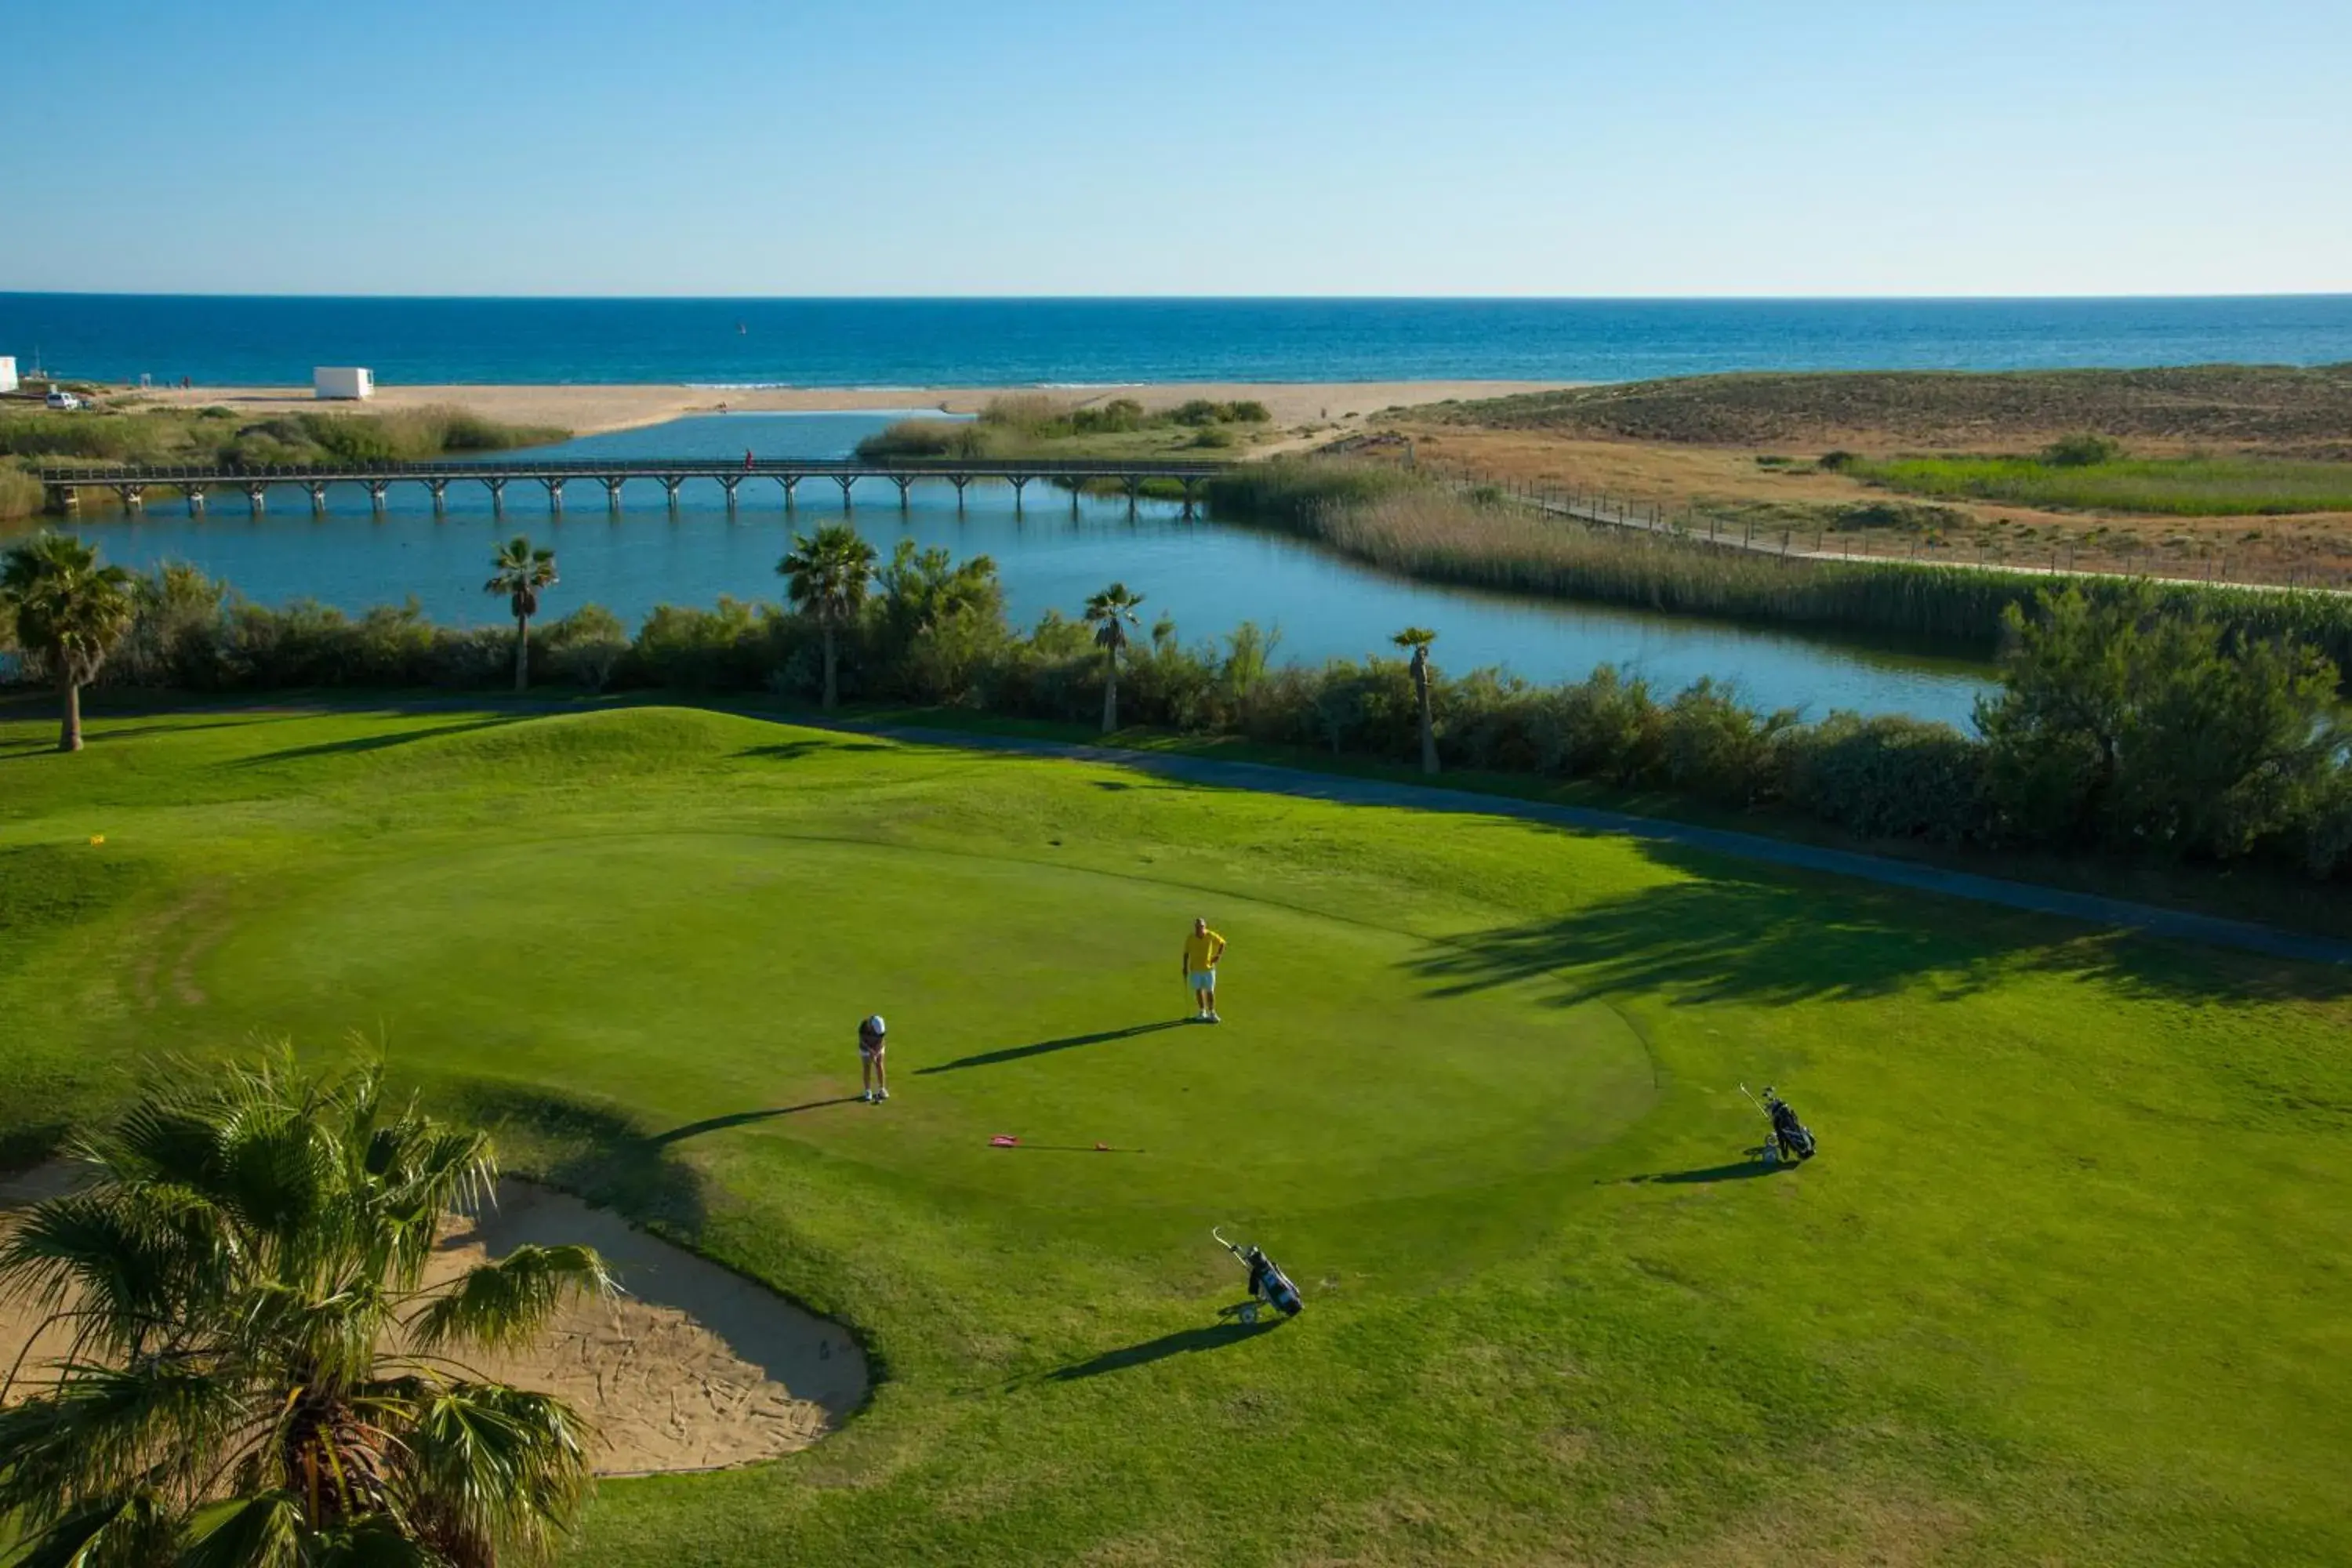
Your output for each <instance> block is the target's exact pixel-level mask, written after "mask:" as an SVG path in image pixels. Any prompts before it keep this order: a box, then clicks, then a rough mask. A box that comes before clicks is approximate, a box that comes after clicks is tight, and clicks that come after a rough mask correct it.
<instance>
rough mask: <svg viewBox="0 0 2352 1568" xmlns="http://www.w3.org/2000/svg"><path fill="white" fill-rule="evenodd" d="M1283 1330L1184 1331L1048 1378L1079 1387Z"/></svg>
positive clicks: (1216, 1326) (1228, 1327)
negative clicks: (1110, 1375)
mask: <svg viewBox="0 0 2352 1568" xmlns="http://www.w3.org/2000/svg"><path fill="white" fill-rule="evenodd" d="M1279 1327H1281V1325H1280V1324H1279V1323H1274V1322H1256V1323H1243V1322H1231V1321H1228V1322H1223V1323H1211V1324H1208V1325H1206V1326H1204V1327H1202V1328H1197V1329H1181V1330H1179V1331H1177V1332H1175V1333H1172V1334H1162V1335H1160V1337H1159V1338H1158V1339H1156V1340H1146V1341H1144V1342H1142V1343H1141V1344H1139V1345H1125V1346H1122V1347H1120V1348H1119V1349H1118V1350H1115V1351H1105V1352H1103V1353H1102V1354H1100V1355H1098V1356H1096V1357H1095V1358H1094V1359H1093V1360H1091V1361H1082V1362H1078V1363H1075V1364H1073V1365H1070V1366H1066V1367H1061V1368H1058V1369H1056V1370H1055V1371H1053V1372H1050V1373H1046V1374H1045V1381H1046V1382H1048V1383H1076V1382H1077V1381H1078V1380H1079V1379H1081V1378H1087V1377H1100V1376H1101V1375H1102V1374H1103V1373H1107V1372H1125V1371H1126V1370H1127V1369H1128V1368H1129V1367H1131V1366H1149V1365H1150V1364H1151V1363H1153V1362H1156V1361H1166V1360H1167V1359H1168V1358H1169V1357H1170V1356H1172V1355H1193V1354H1197V1353H1198V1352H1202V1351H1213V1350H1222V1349H1223V1348H1224V1347H1225V1346H1227V1345H1231V1344H1239V1343H1240V1342H1242V1341H1244V1340H1252V1339H1255V1338H1256V1337H1257V1336H1258V1335H1260V1334H1270V1333H1272V1332H1273V1331H1275V1330H1276V1329H1277V1328H1279Z"/></svg>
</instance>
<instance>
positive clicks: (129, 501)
mask: <svg viewBox="0 0 2352 1568" xmlns="http://www.w3.org/2000/svg"><path fill="white" fill-rule="evenodd" d="M114 491H115V493H116V494H117V495H119V496H121V498H122V509H123V510H125V511H145V510H147V487H146V486H145V485H117V486H115V487H114Z"/></svg>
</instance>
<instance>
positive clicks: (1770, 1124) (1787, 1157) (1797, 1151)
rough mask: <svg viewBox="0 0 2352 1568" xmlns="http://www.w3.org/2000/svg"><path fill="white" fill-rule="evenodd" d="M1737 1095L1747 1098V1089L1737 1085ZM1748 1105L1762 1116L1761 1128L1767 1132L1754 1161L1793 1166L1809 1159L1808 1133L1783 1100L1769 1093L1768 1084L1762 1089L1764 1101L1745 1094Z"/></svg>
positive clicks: (1811, 1154)
mask: <svg viewBox="0 0 2352 1568" xmlns="http://www.w3.org/2000/svg"><path fill="white" fill-rule="evenodd" d="M1739 1092H1740V1093H1742V1094H1748V1086H1747V1085H1746V1084H1744V1083H1743V1084H1741V1085H1740V1086H1739ZM1748 1104H1750V1105H1752V1106H1754V1107H1755V1108H1756V1109H1757V1110H1759V1111H1761V1112H1762V1113H1763V1116H1764V1123H1765V1126H1766V1127H1767V1128H1768V1129H1769V1131H1767V1132H1766V1133H1765V1135H1764V1146H1763V1147H1762V1148H1760V1149H1759V1150H1757V1151H1756V1154H1757V1157H1758V1158H1759V1159H1761V1160H1762V1161H1763V1162H1764V1163H1766V1164H1768V1165H1780V1164H1790V1165H1797V1164H1802V1163H1804V1162H1805V1161H1807V1160H1810V1159H1811V1158H1812V1157H1813V1152H1814V1143H1813V1134H1812V1131H1811V1129H1809V1128H1808V1127H1806V1125H1805V1124H1804V1123H1803V1122H1801V1121H1798V1120H1797V1113H1796V1112H1795V1111H1794V1110H1790V1108H1789V1102H1788V1101H1787V1100H1782V1099H1781V1098H1780V1096H1779V1095H1777V1094H1775V1093H1773V1092H1772V1086H1771V1085H1770V1084H1769V1083H1768V1084H1766V1085H1765V1086H1764V1098H1763V1099H1762V1100H1758V1099H1757V1098H1756V1097H1755V1096H1754V1095H1752V1094H1748Z"/></svg>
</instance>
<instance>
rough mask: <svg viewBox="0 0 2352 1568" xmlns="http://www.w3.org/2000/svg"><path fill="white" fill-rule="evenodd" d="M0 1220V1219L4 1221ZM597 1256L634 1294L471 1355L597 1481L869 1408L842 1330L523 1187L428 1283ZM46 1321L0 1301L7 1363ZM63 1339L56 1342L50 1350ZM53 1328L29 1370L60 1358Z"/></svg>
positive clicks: (764, 1440)
mask: <svg viewBox="0 0 2352 1568" xmlns="http://www.w3.org/2000/svg"><path fill="white" fill-rule="evenodd" d="M71 1176H72V1170H71V1167H69V1166H67V1165H64V1164H61V1163H53V1164H49V1165H44V1166H42V1167H40V1168H39V1169H37V1170H35V1171H31V1172H27V1173H24V1174H22V1175H17V1176H12V1177H8V1178H6V1179H5V1180H0V1211H5V1210H6V1209H13V1208H20V1207H22V1206H24V1205H26V1204H30V1203H37V1202H38V1201H39V1200H40V1199H42V1198H44V1197H47V1196H49V1195H51V1194H56V1193H59V1192H63V1191H65V1190H66V1188H67V1185H68V1183H69V1182H70V1180H71ZM0 1224H5V1218H0ZM562 1242H577V1243H583V1244H585V1245H586V1246H589V1247H594V1248H595V1249H596V1250H597V1251H598V1252H600V1253H602V1254H603V1255H604V1261H605V1263H606V1264H607V1266H609V1267H610V1268H612V1270H613V1272H614V1276H615V1277H616V1278H617V1279H619V1280H620V1282H621V1286H622V1289H625V1291H627V1292H628V1293H627V1294H626V1295H625V1296H623V1297H622V1298H621V1299H620V1300H617V1301H611V1302H602V1301H586V1302H575V1303H574V1304H572V1306H570V1307H568V1308H566V1309H565V1310H563V1311H562V1313H561V1314H559V1315H558V1317H557V1318H556V1320H555V1321H554V1323H553V1324H552V1325H551V1327H550V1330H549V1331H548V1332H547V1333H546V1334H545V1335H543V1336H541V1340H540V1341H539V1342H538V1343H536V1344H534V1345H532V1346H531V1347H530V1348H529V1349H528V1350H524V1351H519V1352H508V1353H503V1354H500V1355H498V1356H495V1357H489V1358H487V1359H485V1358H480V1357H469V1358H468V1364H470V1365H472V1366H474V1367H475V1368H476V1369H477V1370H478V1371H480V1372H481V1373H484V1374H485V1375H487V1376H490V1377H495V1378H498V1379H499V1380H501V1381H504V1382H509V1383H513V1384H516V1385H518V1386H520V1387H523V1388H534V1389H539V1390H541V1391H543V1392H545V1393H549V1394H561V1395H562V1396H563V1397H564V1398H566V1399H568V1400H570V1401H571V1402H572V1404H573V1405H574V1406H576V1407H577V1408H578V1409H579V1410H580V1412H581V1413H582V1414H583V1415H585V1416H587V1417H588V1419H589V1420H590V1421H591V1422H593V1424H594V1426H595V1427H596V1433H597V1445H596V1450H595V1454H594V1463H595V1468H596V1472H597V1473H598V1474H599V1475H635V1474H642V1473H645V1472H646V1471H652V1470H694V1469H709V1468H714V1467H717V1466H721V1465H740V1464H744V1463H747V1462H748V1461H750V1460H753V1459H766V1458H774V1457H775V1456H777V1455H779V1454H789V1453H791V1452H793V1450H794V1449H796V1448H804V1447H808V1445H809V1444H811V1443H813V1442H814V1441H815V1440H816V1439H817V1438H819V1437H822V1436H824V1435H825V1433H827V1432H829V1431H831V1430H832V1429H833V1428H834V1426H836V1425H838V1424H839V1422H840V1421H841V1419H842V1417H844V1416H845V1415H848V1414H849V1412H850V1411H852V1410H855V1409H856V1407H857V1406H858V1405H859V1404H860V1403H862V1402H863V1401H864V1399H865V1397H866V1357H865V1354H864V1352H861V1351H860V1350H859V1349H858V1348H857V1344H856V1341H854V1340H852V1339H851V1338H850V1337H849V1334H848V1332H847V1331H845V1330H844V1329H843V1328H842V1327H841V1325H840V1324H838V1323H834V1322H830V1321H826V1320H825V1319H823V1318H820V1317H817V1316H815V1315H814V1314H813V1313H809V1312H805V1311H803V1310H801V1309H800V1308H798V1307H795V1306H793V1304H792V1303H791V1302H789V1301H787V1300H783V1298H782V1297H780V1296H778V1295H776V1294H775V1293H774V1292H772V1291H770V1290H765V1289H761V1288H760V1287H759V1286H757V1285H754V1284H752V1283H751V1282H750V1281H749V1280H747V1279H742V1278H740V1276H738V1275H734V1274H730V1273H729V1272H728V1271H727V1270H726V1269H724V1268H719V1266H718V1265H716V1264H714V1263H710V1262H707V1261H706V1260H704V1259H702V1258H697V1257H696V1256H694V1255H693V1254H692V1253H690V1252H688V1251H685V1250H684V1249H682V1248H680V1247H672V1246H671V1245H670V1244H669V1243H667V1242H665V1241H661V1240H657V1239H656V1238H655V1237H650V1236H647V1235H646V1233H645V1232H643V1231H641V1230H637V1229H635V1228H634V1227H632V1226H629V1225H628V1224H627V1223H626V1222H625V1221H624V1220H622V1219H621V1218H620V1217H619V1216H618V1215H614V1214H611V1213H608V1212H606V1211H604V1210H602V1209H593V1208H591V1207H589V1206H588V1205H586V1204H583V1203H582V1202H580V1200H578V1199H577V1198H572V1197H568V1196H566V1195H564V1194H561V1193H556V1192H551V1191H550V1190H548V1189H547V1188H544V1187H537V1186H533V1185H531V1184H530V1183H528V1182H519V1181H512V1180H509V1181H504V1182H501V1183H499V1201H498V1206H497V1207H496V1208H495V1209H493V1210H491V1211H489V1212H488V1213H487V1214H485V1215H482V1216H481V1217H480V1221H479V1223H478V1224H473V1225H460V1226H457V1227H455V1228H453V1230H452V1231H451V1233H450V1234H449V1235H448V1236H446V1237H444V1238H443V1240H442V1243H441V1247H440V1250H439V1252H438V1253H437V1254H436V1256H435V1258H434V1260H433V1265H432V1268H431V1269H430V1270H429V1271H428V1273H427V1276H426V1279H427V1280H428V1282H438V1281H440V1280H443V1279H450V1278H452V1277H454V1276H455V1275H456V1274H457V1273H458V1272H459V1271H461V1270H463V1269H465V1268H471V1267H472V1266H473V1265H475V1264H477V1263H479V1262H481V1261H482V1260H483V1259H484V1258H499V1257H503V1256H504V1255H505V1254H506V1253H508V1252H509V1251H511V1250H512V1249H513V1248H515V1247H519V1246H522V1245H524V1244H526V1243H539V1244H542V1245H548V1244H554V1243H562ZM38 1321H40V1314H39V1313H37V1312H36V1311H35V1310H33V1309H32V1308H31V1307H30V1306H29V1305H28V1304H26V1302H24V1301H22V1300H0V1354H5V1356H7V1357H8V1358H9V1359H10V1360H12V1361H13V1360H14V1359H15V1357H16V1352H17V1350H18V1348H19V1347H20V1346H22V1345H24V1343H25V1342H26V1336H27V1335H28V1334H30V1333H31V1331H32V1329H33V1327H34V1325H35V1324H36V1323H37V1322H38ZM51 1340H54V1341H55V1342H54V1343H50V1342H48V1341H51ZM65 1348H66V1347H65V1343H64V1337H63V1336H62V1335H60V1334H56V1333H54V1332H52V1333H51V1334H49V1335H45V1336H43V1342H37V1343H35V1344H34V1345H33V1346H32V1348H31V1352H30V1353H29V1354H27V1355H26V1360H25V1368H26V1371H25V1374H24V1375H26V1376H28V1377H30V1378H32V1379H33V1380H34V1381H36V1382H37V1381H39V1380H40V1377H41V1373H40V1372H39V1370H38V1368H39V1364H40V1363H42V1362H44V1361H47V1360H50V1359H52V1358H54V1357H55V1356H56V1355H58V1353H61V1352H63V1351H64V1350H65Z"/></svg>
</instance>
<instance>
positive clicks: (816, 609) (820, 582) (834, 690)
mask: <svg viewBox="0 0 2352 1568" xmlns="http://www.w3.org/2000/svg"><path fill="white" fill-rule="evenodd" d="M874 562H875V554H874V547H873V546H872V545H870V544H868V543H866V541H864V540H863V539H860V538H859V537H858V536H857V531H856V529H854V528H852V527H850V526H849V525H848V524H847V523H845V522H829V523H826V524H825V525H824V527H823V528H820V529H818V530H817V531H816V534H815V536H814V538H811V537H807V536H804V535H802V534H797V533H796V534H794V535H793V552H792V553H791V554H789V555H787V556H785V557H784V558H783V559H782V561H779V562H777V563H776V574H777V575H778V576H780V577H782V578H783V579H784V591H785V593H786V595H787V596H789V597H790V598H791V600H792V602H793V608H794V609H796V610H798V611H800V612H801V613H802V614H803V615H804V616H808V617H809V618H810V619H812V620H814V621H815V622H816V624H817V629H818V630H819V631H820V632H822V633H823V634H824V706H825V711H827V712H831V711H832V710H833V705H834V703H835V701H837V700H839V697H840V690H839V685H838V682H837V680H836V679H835V671H836V670H837V669H838V668H839V664H838V661H837V659H836V657H835V649H834V633H835V630H837V629H838V628H840V627H842V626H847V625H848V624H849V623H850V622H852V621H854V620H856V618H857V612H858V611H859V610H860V609H862V608H864V607H865V605H866V586H867V585H868V584H871V583H872V582H873V581H874Z"/></svg>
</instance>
